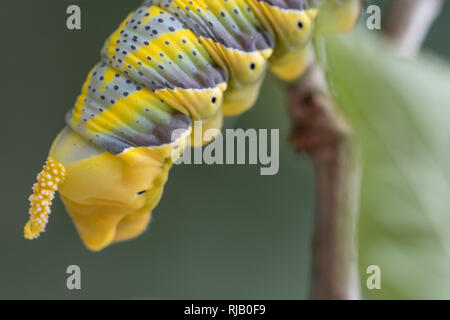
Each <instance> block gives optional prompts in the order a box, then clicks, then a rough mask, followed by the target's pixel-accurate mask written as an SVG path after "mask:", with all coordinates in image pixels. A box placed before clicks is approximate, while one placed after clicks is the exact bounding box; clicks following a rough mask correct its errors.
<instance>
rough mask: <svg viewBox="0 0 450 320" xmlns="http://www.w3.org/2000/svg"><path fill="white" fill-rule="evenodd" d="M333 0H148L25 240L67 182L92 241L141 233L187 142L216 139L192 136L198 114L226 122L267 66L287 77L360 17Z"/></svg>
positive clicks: (54, 162) (61, 159)
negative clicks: (317, 35)
mask: <svg viewBox="0 0 450 320" xmlns="http://www.w3.org/2000/svg"><path fill="white" fill-rule="evenodd" d="M325 2H326V3H323V1H314V0H309V1H307V0H191V1H190V0H149V1H145V2H144V3H143V5H142V6H140V7H139V8H138V9H136V10H135V11H134V12H133V13H131V14H130V15H129V16H128V17H127V18H126V19H125V20H124V21H123V22H122V24H121V25H120V26H119V28H118V29H117V30H116V31H115V32H113V34H112V35H111V36H110V37H109V39H108V40H107V41H106V42H105V45H104V47H103V49H102V51H101V62H99V63H98V64H97V65H96V66H95V67H94V68H93V69H92V70H91V71H90V73H89V75H88V77H87V80H86V82H85V83H84V85H83V87H82V91H81V94H80V96H79V97H78V99H77V101H76V103H75V106H74V107H73V109H72V110H70V112H69V113H68V114H67V118H66V123H67V126H66V127H65V128H64V129H63V130H62V131H61V133H60V134H59V135H58V136H57V138H56V140H55V142H54V143H53V146H52V148H51V150H50V154H49V158H48V160H47V164H46V166H45V167H44V170H43V171H42V172H41V174H40V175H39V176H38V182H37V184H36V185H35V186H34V188H33V195H32V196H31V197H30V202H31V208H30V221H29V222H28V223H27V225H26V226H25V237H26V238H29V239H32V238H36V237H37V236H38V235H39V233H40V232H42V231H43V230H44V229H45V226H46V224H47V219H48V214H49V213H50V204H51V200H52V199H53V196H54V193H55V192H56V190H57V189H59V192H60V195H61V198H62V200H63V202H64V204H65V206H66V209H67V211H68V212H69V214H70V216H71V217H72V219H73V221H74V223H75V225H76V228H77V230H78V232H79V234H80V236H81V238H82V240H83V242H84V243H85V245H86V246H87V247H88V248H89V249H91V250H101V249H103V248H104V247H106V246H108V245H109V244H110V243H112V242H116V241H122V240H126V239H129V238H133V237H136V236H137V235H139V234H140V233H141V232H143V231H144V230H145V228H146V227H147V225H148V223H149V221H150V215H151V211H152V210H153V209H154V207H155V206H156V204H157V203H158V201H159V199H160V197H161V195H162V190H163V187H164V184H165V182H166V180H167V177H168V172H169V169H170V167H171V166H172V164H173V161H174V159H175V158H176V157H177V156H180V155H181V154H182V152H183V149H184V148H185V147H186V145H187V144H188V143H187V141H189V143H190V144H193V145H201V144H204V143H207V142H208V141H204V140H202V139H201V140H200V141H198V140H196V139H194V138H193V137H192V136H191V133H192V122H193V121H201V122H202V125H203V127H204V129H207V128H220V127H221V125H222V117H223V116H224V115H225V116H234V115H238V114H241V113H242V112H244V111H246V110H247V109H249V108H250V107H251V106H252V105H253V104H254V102H255V100H256V98H257V96H258V93H259V89H260V86H261V84H262V81H263V79H264V76H265V73H266V71H267V70H268V69H270V70H271V71H272V72H273V73H275V74H276V75H277V76H278V77H280V78H282V79H284V80H292V79H295V78H297V77H299V76H300V75H301V74H302V73H303V71H304V70H305V68H306V65H307V62H308V59H309V56H310V53H311V38H312V37H313V34H314V32H315V30H316V29H317V30H320V32H328V30H332V31H336V32H340V31H347V29H349V28H351V27H352V26H353V25H354V24H355V21H356V19H357V17H358V15H359V9H358V8H359V6H360V1H359V0H330V1H325ZM321 10H323V12H324V13H323V14H322V13H321ZM317 21H320V24H317V23H316V22H317ZM322 21H323V22H322ZM320 26H322V27H320ZM174 132H177V135H174ZM187 138H189V139H187ZM174 154H175V156H174Z"/></svg>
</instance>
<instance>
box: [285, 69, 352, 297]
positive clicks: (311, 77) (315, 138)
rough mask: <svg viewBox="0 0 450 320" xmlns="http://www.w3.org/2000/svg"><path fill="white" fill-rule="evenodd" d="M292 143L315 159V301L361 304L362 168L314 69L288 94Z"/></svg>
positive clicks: (322, 77)
mask: <svg viewBox="0 0 450 320" xmlns="http://www.w3.org/2000/svg"><path fill="white" fill-rule="evenodd" d="M288 101H289V105H290V109H289V111H290V116H291V120H292V125H293V132H292V136H291V144H292V146H293V147H294V149H295V150H297V151H302V152H306V153H307V154H308V155H309V157H310V158H311V160H312V162H313V165H314V170H315V176H316V194H317V198H316V199H317V200H316V213H315V220H316V221H315V230H314V239H313V250H312V252H313V254H312V260H313V264H312V280H311V290H312V293H311V297H312V299H358V298H359V284H358V282H359V281H358V273H357V259H356V256H357V252H356V239H355V234H356V221H357V214H356V213H357V209H356V206H355V205H354V204H355V202H354V200H355V199H357V198H358V195H359V192H358V190H359V188H358V186H357V182H358V181H359V180H358V178H357V177H358V170H357V169H358V167H357V161H356V158H355V155H356V154H355V151H354V150H353V145H352V144H353V143H352V140H351V134H350V130H349V127H348V126H347V125H346V123H345V122H344V121H343V119H342V118H341V116H340V115H339V113H338V112H337V109H336V108H335V106H334V103H333V101H332V100H331V98H330V96H329V94H328V90H327V86H326V82H325V79H324V76H323V73H322V70H321V69H320V68H319V67H318V66H316V65H314V64H313V65H312V66H311V67H310V68H309V69H308V70H307V71H306V73H305V76H304V77H303V78H302V80H301V81H300V82H299V83H298V84H295V85H293V86H291V87H290V88H289V89H288Z"/></svg>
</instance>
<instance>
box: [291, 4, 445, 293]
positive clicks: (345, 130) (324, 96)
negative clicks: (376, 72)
mask: <svg viewBox="0 0 450 320" xmlns="http://www.w3.org/2000/svg"><path fill="white" fill-rule="evenodd" d="M442 3H443V0H392V1H391V3H390V7H389V11H388V17H387V20H386V21H385V25H384V28H383V29H384V30H383V32H384V34H385V35H386V36H387V37H388V38H389V39H391V41H392V42H393V43H394V45H395V47H396V49H397V51H398V54H399V55H401V56H405V57H412V56H414V55H415V54H416V53H417V52H418V51H419V50H420V47H421V46H422V43H423V41H424V40H425V37H426V35H427V33H428V30H429V29H430V27H431V25H432V23H433V21H434V19H435V18H436V17H437V15H438V13H439V10H440V8H441V6H442ZM287 94H288V102H289V105H290V108H289V111H290V116H291V121H292V125H293V131H292V136H291V144H292V146H293V148H294V149H295V150H297V151H302V152H306V153H307V154H308V155H309V157H310V158H311V160H312V162H313V164H314V169H315V176H316V194H317V195H316V213H315V214H316V216H315V220H316V222H315V230H314V240H313V250H312V260H313V263H312V279H311V297H312V298H313V299H358V298H359V291H360V287H359V281H358V273H357V262H356V261H357V249H356V248H357V245H356V222H357V198H358V197H359V186H358V182H359V179H358V170H359V166H358V163H359V162H358V158H357V149H356V148H355V145H354V144H353V142H352V138H351V132H350V129H349V127H348V126H347V125H346V124H345V122H344V121H343V119H342V118H341V116H340V115H339V113H338V111H337V109H336V108H335V106H334V103H333V101H332V99H331V97H330V95H329V93H328V90H327V86H326V82H325V80H324V75H323V72H322V70H321V69H320V68H319V67H318V66H316V65H315V64H312V66H311V67H310V68H309V69H308V70H307V72H306V74H305V76H304V77H303V78H302V80H301V81H300V82H299V83H297V84H295V85H293V86H291V87H290V88H289V89H288V92H287Z"/></svg>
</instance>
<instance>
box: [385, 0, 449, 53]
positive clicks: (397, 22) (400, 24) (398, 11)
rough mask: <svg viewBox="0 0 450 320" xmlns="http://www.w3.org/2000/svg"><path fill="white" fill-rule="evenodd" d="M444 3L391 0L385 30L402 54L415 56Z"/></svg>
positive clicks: (441, 0)
mask: <svg viewBox="0 0 450 320" xmlns="http://www.w3.org/2000/svg"><path fill="white" fill-rule="evenodd" d="M443 3H444V1H443V0H395V1H391V2H390V5H389V10H388V15H387V19H386V21H385V24H384V27H383V32H384V34H385V35H386V36H387V37H388V38H389V39H390V40H391V42H392V43H393V44H394V45H395V47H396V49H397V51H398V54H399V55H400V56H404V57H410V56H414V55H415V54H416V53H417V52H418V51H419V50H420V48H421V47H422V43H423V41H424V40H425V38H426V36H427V34H428V31H429V30H430V27H431V25H432V24H433V22H434V20H435V19H436V17H437V16H438V15H439V12H440V10H441V7H442V5H443Z"/></svg>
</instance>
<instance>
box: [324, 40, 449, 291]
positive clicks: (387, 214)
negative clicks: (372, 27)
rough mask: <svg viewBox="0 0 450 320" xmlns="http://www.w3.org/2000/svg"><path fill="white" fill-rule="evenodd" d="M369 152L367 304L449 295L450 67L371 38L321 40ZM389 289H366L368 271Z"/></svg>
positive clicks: (363, 205)
mask: <svg viewBox="0 0 450 320" xmlns="http://www.w3.org/2000/svg"><path fill="white" fill-rule="evenodd" d="M323 44H324V46H323V47H321V49H324V50H323V52H322V56H323V58H322V59H323V60H324V62H325V63H324V65H326V68H327V74H328V77H329V80H330V84H331V86H332V91H333V94H334V95H335V96H336V100H337V103H338V105H339V106H340V108H341V109H342V111H343V113H344V115H345V117H346V118H347V119H348V121H349V122H350V123H351V126H352V127H353V130H354V132H355V135H356V137H357V140H358V142H359V146H360V149H361V153H362V159H363V160H362V161H363V163H362V165H363V177H362V190H361V202H360V215H361V216H360V224H359V241H360V248H359V261H360V265H359V267H360V274H361V284H362V286H363V295H364V297H365V298H369V299H409V298H414V299H429V298H437V299H444V298H446V299H449V298H450V65H449V64H448V63H447V62H445V61H442V60H440V59H438V58H436V57H434V56H432V55H430V54H427V55H422V56H420V57H419V58H418V59H416V60H402V59H400V58H397V57H395V55H394V54H393V53H392V52H391V50H390V48H389V47H388V46H387V44H385V43H383V42H382V41H381V40H380V39H378V38H376V37H375V36H372V35H371V34H369V33H368V32H365V33H363V32H354V33H353V34H352V35H350V36H345V37H334V38H330V39H327V40H325V41H324V42H323ZM373 264H374V265H378V266H380V268H381V290H368V289H367V288H366V279H367V277H368V275H367V274H366V269H367V267H368V266H369V265H373Z"/></svg>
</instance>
